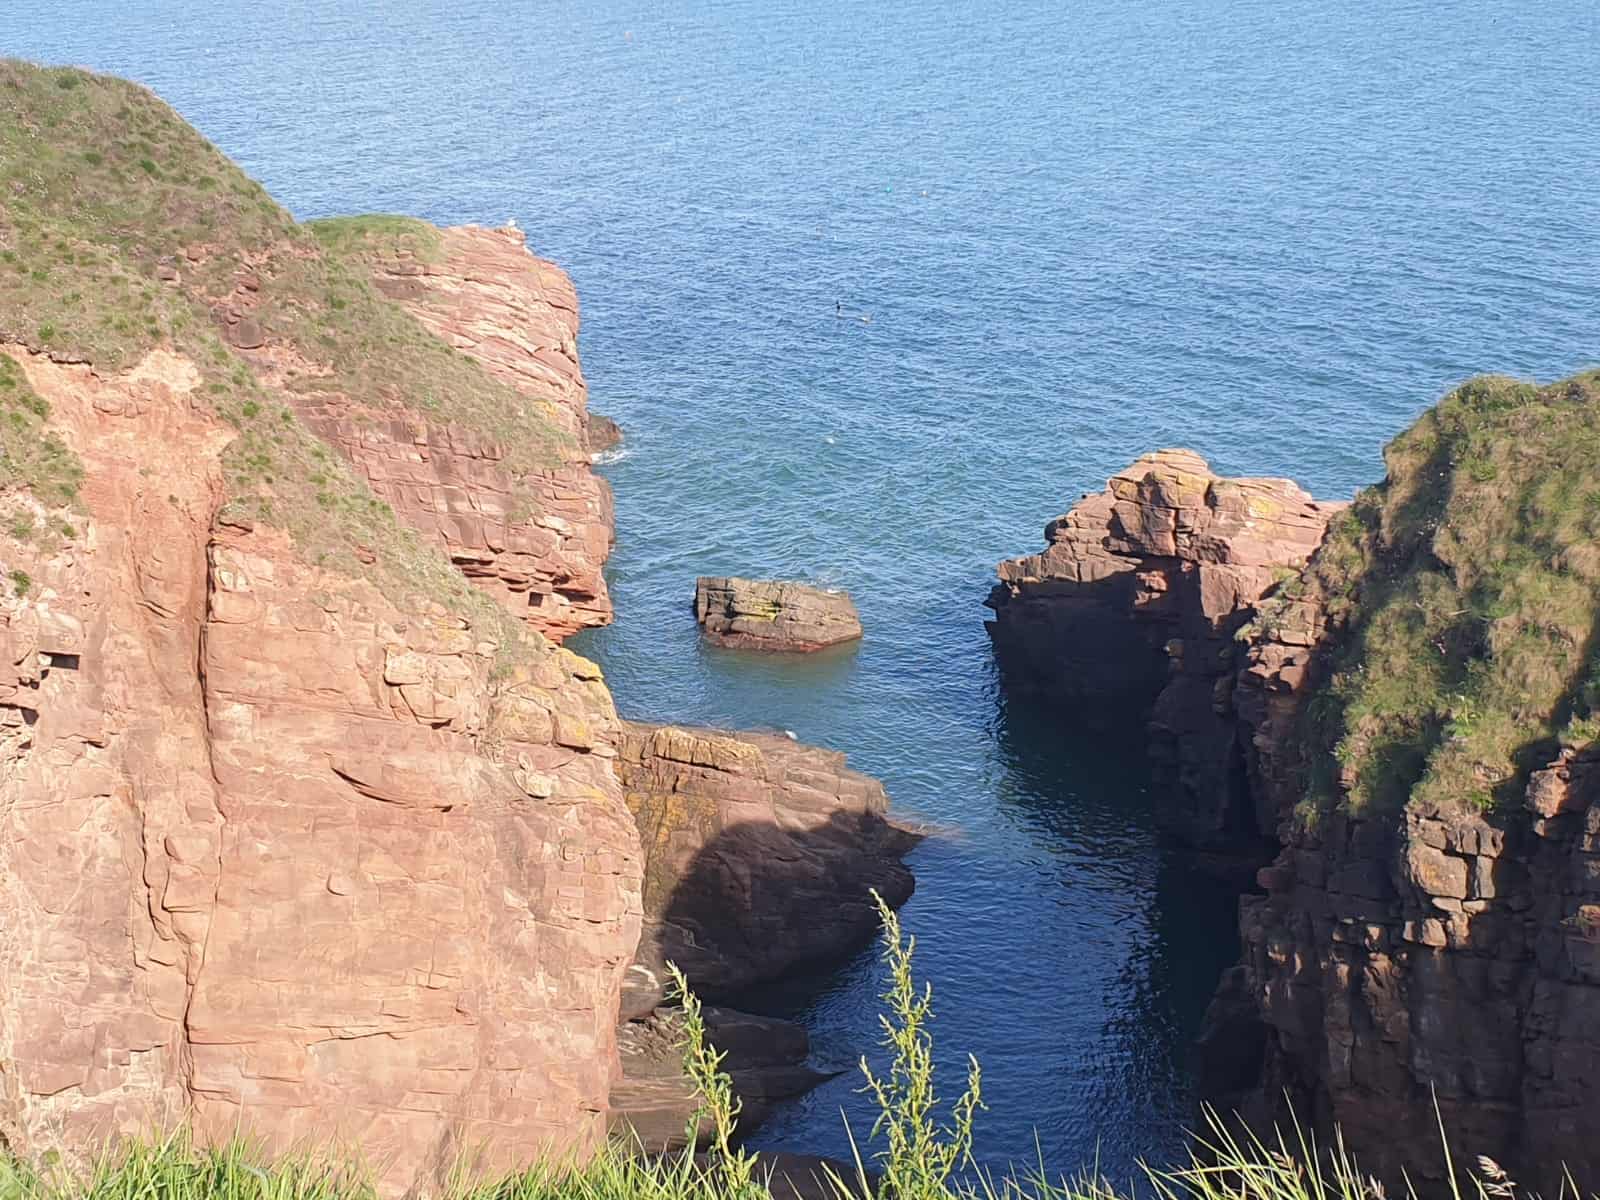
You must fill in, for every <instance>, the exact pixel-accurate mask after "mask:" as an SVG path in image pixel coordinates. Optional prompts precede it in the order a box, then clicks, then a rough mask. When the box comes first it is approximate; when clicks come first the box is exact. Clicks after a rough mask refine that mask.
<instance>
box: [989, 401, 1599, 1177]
mask: <svg viewBox="0 0 1600 1200" xmlns="http://www.w3.org/2000/svg"><path fill="white" fill-rule="evenodd" d="M1597 418H1600V377H1596V376H1594V375H1589V376H1584V377H1580V378H1577V379H1574V380H1568V381H1566V382H1564V383H1560V384H1555V385H1552V386H1550V387H1546V388H1535V387H1533V386H1531V385H1527V384H1520V383H1516V382H1514V381H1510V380H1504V379H1483V380H1475V381H1473V382H1471V383H1469V384H1467V385H1465V386H1464V387H1462V388H1461V389H1459V390H1458V391H1457V392H1455V393H1452V394H1451V395H1450V396H1449V397H1447V398H1446V399H1445V400H1444V401H1443V402H1441V404H1440V405H1439V406H1438V407H1437V408H1436V409H1435V410H1433V411H1432V412H1430V413H1429V414H1427V415H1426V416H1424V417H1423V419H1422V420H1421V421H1419V422H1418V423H1417V425H1416V426H1414V427H1413V428H1412V429H1411V430H1409V431H1407V432H1406V433H1405V434H1403V435H1402V436H1401V437H1399V438H1397V439H1396V440H1395V442H1394V443H1392V444H1391V445H1390V447H1389V448H1388V449H1387V451H1386V459H1387V462H1388V468H1389V472H1388V478H1387V479H1386V480H1385V482H1384V483H1383V484H1382V485H1380V486H1378V487H1376V488H1372V489H1368V490H1367V491H1366V492H1364V493H1362V495H1361V496H1360V497H1359V498H1358V499H1357V501H1356V503H1355V504H1354V505H1353V506H1351V507H1350V508H1348V509H1347V510H1345V511H1342V512H1340V511H1333V510H1330V509H1329V508H1328V507H1327V506H1320V505H1315V506H1305V507H1301V508H1299V509H1293V508H1290V509H1284V510H1281V511H1287V512H1291V513H1293V514H1294V516H1293V517H1292V520H1291V524H1290V525H1289V530H1291V531H1292V532H1291V533H1290V536H1289V538H1288V539H1287V541H1286V540H1285V539H1284V538H1282V537H1281V536H1279V535H1277V534H1274V535H1272V536H1269V537H1267V538H1264V539H1263V538H1260V537H1258V536H1256V535H1252V534H1248V533H1247V534H1246V540H1245V547H1246V551H1245V553H1246V557H1245V558H1243V559H1242V560H1239V559H1234V557H1233V552H1232V550H1231V549H1229V550H1220V549H1218V548H1214V547H1213V548H1207V549H1205V550H1203V551H1200V552H1199V553H1195V552H1194V551H1193V550H1191V551H1190V552H1189V554H1188V556H1187V559H1188V560H1189V561H1193V562H1194V563H1195V565H1194V567H1193V568H1192V571H1193V573H1194V578H1193V581H1192V582H1187V581H1186V580H1185V575H1184V572H1183V569H1182V568H1181V567H1180V570H1179V574H1178V575H1177V579H1178V581H1179V582H1178V586H1176V587H1174V586H1173V583H1172V580H1173V575H1172V574H1171V572H1170V571H1166V570H1158V571H1156V572H1154V573H1153V580H1152V582H1153V586H1151V585H1146V584H1145V583H1144V582H1143V580H1142V579H1141V577H1140V576H1141V573H1142V572H1144V571H1147V570H1148V569H1149V567H1148V564H1149V560H1147V559H1145V558H1143V557H1141V554H1145V553H1150V552H1151V551H1152V550H1153V551H1154V552H1155V554H1156V559H1155V563H1156V565H1157V566H1158V567H1160V566H1163V565H1164V564H1165V560H1167V559H1169V558H1171V557H1172V556H1173V551H1174V549H1176V550H1177V551H1178V553H1179V555H1180V556H1182V555H1183V554H1184V551H1183V549H1182V548H1183V546H1184V535H1183V531H1184V530H1185V529H1186V528H1187V529H1196V530H1198V529H1202V528H1203V529H1208V530H1222V531H1227V530H1230V529H1233V530H1238V529H1239V528H1241V526H1239V525H1237V524H1233V523H1231V522H1222V523H1220V524H1219V523H1218V522H1217V521H1216V516H1220V515H1221V514H1222V512H1223V509H1222V507H1221V506H1220V505H1218V506H1212V505H1210V504H1209V503H1208V504H1207V505H1206V507H1207V508H1211V509H1213V510H1214V513H1215V515H1214V516H1212V517H1211V519H1210V520H1209V521H1208V519H1207V516H1206V514H1205V512H1203V511H1200V510H1199V509H1198V506H1197V505H1196V504H1194V503H1192V502H1191V503H1189V504H1183V503H1174V502H1172V501H1171V500H1168V499H1166V498H1165V497H1166V496H1167V495H1170V494H1171V493H1172V492H1173V491H1175V490H1177V489H1180V488H1181V487H1182V486H1183V485H1182V483H1181V479H1176V480H1173V481H1172V482H1164V481H1163V475H1166V474H1168V473H1170V472H1174V471H1176V472H1179V473H1180V474H1187V473H1191V472H1188V471H1185V470H1184V468H1183V467H1181V466H1179V465H1177V464H1172V465H1170V466H1164V465H1163V460H1167V459H1168V455H1167V453H1166V452H1163V453H1161V454H1158V455H1155V456H1152V458H1151V459H1150V460H1142V462H1141V464H1140V465H1139V466H1137V467H1136V468H1135V469H1134V470H1133V471H1130V472H1129V473H1127V475H1128V476H1130V477H1131V478H1128V477H1124V478H1123V479H1122V480H1121V481H1120V482H1119V481H1117V480H1114V481H1113V484H1112V489H1111V491H1110V492H1108V493H1107V494H1106V495H1104V496H1096V497H1090V498H1087V499H1086V500H1085V501H1084V502H1083V503H1081V504H1080V505H1079V506H1078V507H1077V508H1076V509H1074V511H1073V512H1072V513H1071V514H1069V515H1068V516H1067V517H1066V518H1064V519H1062V520H1060V521H1057V522H1055V523H1053V524H1052V526H1051V528H1050V534H1049V536H1050V538H1051V542H1052V545H1051V547H1050V549H1049V550H1047V551H1046V552H1045V554H1044V555H1041V556H1037V557H1035V558H1029V559H1021V560H1015V561H1014V562H1011V563H1006V564H1002V566H1001V579H1002V583H1001V586H1000V587H999V588H997V589H996V593H995V595H994V596H993V597H992V599H991V604H993V605H994V606H995V607H996V609H997V618H998V620H997V622H996V624H995V626H993V627H992V630H993V632H994V635H995V646H996V651H997V653H998V654H999V655H1000V656H1001V661H1002V664H1003V665H1004V666H1006V667H1007V680H1008V683H1009V682H1012V681H1013V680H1016V679H1018V677H1019V674H1020V680H1021V682H1022V683H1023V684H1025V685H1029V686H1031V687H1033V688H1034V689H1036V690H1045V691H1048V692H1050V693H1053V694H1054V695H1056V696H1058V697H1063V696H1064V697H1065V698H1067V699H1069V700H1072V699H1077V700H1083V701H1087V700H1089V699H1091V698H1092V697H1094V696H1096V695H1102V694H1109V695H1121V696H1123V697H1126V698H1128V699H1129V700H1131V701H1132V702H1135V703H1137V701H1138V700H1139V699H1140V697H1142V696H1145V695H1148V694H1151V693H1150V691H1149V689H1151V688H1152V687H1155V686H1162V685H1160V684H1159V682H1158V681H1159V677H1160V674H1161V672H1160V670H1159V665H1160V664H1159V660H1158V658H1157V656H1156V654H1155V652H1154V650H1153V647H1154V646H1155V645H1156V644H1157V643H1158V639H1160V638H1162V637H1171V636H1172V635H1173V633H1178V634H1179V638H1178V640H1179V641H1180V642H1181V648H1180V647H1173V648H1172V650H1173V652H1174V653H1173V657H1174V659H1175V661H1174V663H1173V665H1172V667H1171V675H1170V679H1169V681H1168V682H1167V683H1166V684H1165V685H1164V686H1162V690H1161V692H1160V695H1159V697H1158V699H1157V700H1156V701H1155V702H1154V704H1153V707H1152V709H1151V712H1152V717H1151V721H1150V733H1151V742H1152V753H1153V755H1154V756H1155V758H1156V761H1157V763H1158V765H1163V764H1164V765H1165V768H1166V772H1165V781H1166V784H1167V787H1168V789H1169V790H1168V793H1167V796H1166V802H1167V804H1168V805H1169V809H1170V812H1171V815H1170V816H1169V817H1168V824H1169V826H1170V827H1171V828H1173V829H1175V830H1176V831H1178V832H1180V833H1181V834H1183V835H1185V836H1186V837H1187V838H1188V839H1189V840H1190V841H1192V842H1194V843H1196V844H1199V845H1202V846H1210V845H1214V844H1216V843H1217V839H1218V837H1219V835H1223V834H1227V833H1229V832H1230V831H1233V830H1237V829H1238V828H1240V827H1241V826H1248V827H1251V828H1253V829H1254V830H1258V831H1260V832H1261V833H1264V834H1273V835H1275V841H1276V845H1277V847H1278V854H1277V857H1276V859H1275V861H1273V862H1272V864H1271V865H1270V866H1267V867H1264V868H1263V869H1261V871H1260V872H1259V875H1258V879H1257V882H1258V884H1259V889H1260V891H1261V892H1262V893H1264V894H1257V895H1249V896H1246V897H1245V898H1244V899H1243V900H1242V902H1241V935H1242V941H1243V944H1244V956H1243V961H1242V962H1241V964H1240V965H1239V966H1238V967H1236V968H1234V969H1233V970H1232V971H1230V972H1229V973H1228V974H1227V975H1226V976H1225V978H1224V980H1223V981H1222V986H1221V987H1220V988H1219V990H1218V994H1217V997H1216V1000H1215V1001H1214V1002H1213V1005H1212V1009H1211V1011H1210V1013H1209V1014H1208V1017H1207V1029H1206V1032H1205V1034H1204V1035H1203V1037H1202V1046H1201V1049H1202V1064H1203V1067H1202V1069H1203V1074H1204V1079H1203V1084H1204V1085H1205V1087H1206V1090H1207V1091H1208V1092H1209V1093H1210V1095H1211V1098H1212V1099H1213V1100H1214V1101H1215V1102H1216V1103H1217V1104H1218V1105H1219V1106H1220V1107H1222V1108H1223V1109H1224V1110H1227V1109H1232V1108H1238V1109H1240V1110H1241V1111H1242V1112H1243V1113H1244V1115H1245V1116H1246V1117H1247V1118H1250V1119H1252V1120H1253V1121H1255V1122H1257V1123H1259V1124H1262V1125H1265V1124H1267V1123H1268V1122H1270V1121H1273V1120H1276V1121H1279V1122H1285V1121H1287V1120H1288V1119H1289V1107H1290V1106H1291V1105H1292V1107H1293V1110H1294V1113H1295V1115H1296V1116H1298V1117H1299V1118H1300V1119H1301V1120H1309V1121H1311V1122H1313V1123H1314V1124H1315V1125H1316V1126H1317V1127H1318V1128H1319V1130H1320V1132H1322V1133H1324V1134H1326V1133H1327V1132H1329V1131H1330V1130H1331V1128H1332V1126H1333V1125H1334V1124H1335V1123H1337V1124H1338V1125H1339V1126H1340V1127H1341V1128H1342V1130H1343V1132H1344V1135H1345V1137H1346V1139H1347V1142H1348V1144H1349V1145H1350V1146H1351V1147H1352V1148H1353V1149H1354V1150H1355V1151H1356V1152H1357V1154H1358V1155H1359V1157H1360V1159H1361V1161H1362V1164H1363V1166H1364V1167H1366V1168H1367V1169H1369V1170H1372V1171H1375V1172H1376V1173H1377V1174H1378V1175H1379V1176H1380V1177H1383V1178H1388V1179H1390V1180H1393V1181H1396V1182H1398V1180H1399V1176H1400V1172H1401V1171H1402V1170H1405V1171H1407V1172H1409V1173H1410V1175H1411V1176H1412V1178H1415V1179H1428V1178H1432V1177H1433V1176H1434V1174H1435V1173H1437V1172H1438V1171H1439V1169H1440V1166H1441V1163H1442V1157H1441V1156H1440V1154H1439V1153H1438V1142H1437V1137H1438V1132H1437V1119H1436V1117H1435V1115H1434V1103H1435V1099H1437V1104H1438V1108H1439V1111H1440V1113H1441V1114H1442V1116H1443V1118H1444V1122H1445V1126H1446V1128H1447V1130H1448V1132H1449V1136H1450V1138H1451V1140H1452V1143H1453V1144H1454V1145H1455V1148H1456V1150H1457V1151H1458V1153H1463V1154H1469V1155H1476V1154H1488V1155H1490V1156H1492V1157H1493V1158H1494V1159H1496V1160H1497V1161H1499V1162H1501V1163H1503V1164H1505V1165H1506V1166H1508V1167H1510V1168H1511V1173H1512V1175H1513V1176H1514V1177H1515V1178H1517V1179H1518V1180H1520V1181H1522V1182H1523V1183H1525V1184H1529V1185H1533V1186H1536V1187H1540V1188H1543V1189H1546V1190H1547V1191H1548V1192H1549V1193H1551V1194H1553V1193H1554V1192H1555V1191H1557V1190H1558V1188H1559V1186H1560V1182H1561V1180H1560V1171H1561V1165H1562V1164H1563V1163H1565V1164H1566V1165H1567V1166H1568V1167H1570V1168H1571V1169H1572V1170H1573V1171H1574V1173H1575V1174H1576V1176H1577V1178H1578V1179H1579V1180H1580V1181H1582V1180H1585V1179H1590V1178H1593V1177H1595V1175H1596V1174H1597V1173H1600V1157H1597V1153H1596V1149H1595V1147H1596V1145H1597V1143H1596V1139H1595V1136H1594V1135H1595V1132H1596V1124H1595V1118H1594V1113H1595V1112H1596V1110H1597V1109H1596V1106H1597V1101H1600V1095H1597V1093H1596V1090H1595V1088H1596V1085H1595V1083H1594V1082H1593V1081H1594V1080H1596V1079H1600V1026H1597V1025H1596V1016H1595V1014H1596V1013H1600V1004H1597V1000H1600V997H1597V996H1596V994H1595V992H1594V988H1595V986H1596V983H1597V971H1600V964H1597V957H1600V902H1597V893H1600V868H1597V866H1596V864H1597V863H1600V857H1597V853H1600V811H1597V810H1596V807H1595V802H1596V800H1597V799H1600V758H1597V756H1596V751H1595V737H1596V735H1597V734H1600V675H1597V673H1596V670H1595V660H1594V650H1595V645H1596V632H1595V631H1596V630H1597V629H1600V607H1597V603H1596V596H1600V556H1597V554H1596V552H1595V547H1596V545H1600V508H1597V507H1596V505H1595V503H1594V500H1593V487H1592V464H1593V462H1594V461H1595V459H1596V456H1597V454H1600V435H1597V434H1596V433H1595V429H1596V428H1597V427H1600V422H1597ZM1152 468H1153V469H1152ZM1204 486H1205V489H1206V494H1207V495H1210V494H1212V492H1213V491H1214V490H1215V484H1212V483H1209V482H1207V483H1205V485H1204ZM1200 490H1201V489H1200V488H1199V487H1196V488H1194V489H1192V491H1193V492H1195V493H1198V492H1199V491H1200ZM1290 494H1291V495H1292V494H1293V493H1290ZM1281 500H1282V494H1281V493H1280V494H1279V496H1278V498H1277V501H1278V502H1280V503H1281ZM1244 507H1245V510H1246V511H1249V505H1246V506H1244ZM1258 511H1259V510H1258ZM1305 518H1311V519H1310V520H1306V519H1305ZM1274 526H1276V527H1277V528H1279V529H1280V530H1281V529H1282V526H1279V525H1277V523H1276V522H1273V525H1272V526H1269V528H1271V527H1274ZM1147 530H1154V531H1155V534H1156V536H1155V538H1154V540H1151V539H1150V538H1148V537H1147V536H1143V535H1141V536H1138V537H1135V536H1130V531H1147ZM1166 531H1170V536H1169V535H1168V533H1167V532H1166ZM1302 536H1303V537H1304V538H1306V539H1307V540H1301V538H1302ZM1319 543H1320V544H1319ZM1197 544H1198V543H1197V542H1196V541H1195V539H1193V538H1192V537H1191V538H1190V539H1189V545H1190V546H1191V547H1194V546H1196V545H1197ZM1263 545H1265V546H1276V547H1277V549H1275V550H1273V551H1271V552H1270V553H1268V554H1267V555H1266V556H1262V555H1260V554H1259V553H1258V547H1260V546H1263ZM1284 548H1287V549H1289V551H1290V552H1289V553H1283V552H1282V551H1283V549H1284ZM1313 548H1315V551H1316V552H1315V554H1314V555H1313V556H1312V557H1311V558H1310V561H1309V562H1306V554H1308V553H1309V552H1310V551H1311V550H1312V549H1313ZM1130 550H1132V551H1135V553H1133V554H1130V553H1129V551H1130ZM1274 560H1276V565H1277V566H1280V567H1291V566H1295V565H1297V564H1299V563H1305V565H1304V569H1303V570H1280V571H1269V572H1267V573H1264V574H1255V575H1253V576H1251V575H1246V577H1245V581H1244V582H1242V583H1241V584H1239V585H1237V586H1236V585H1234V584H1233V583H1232V582H1231V580H1230V581H1229V583H1228V584H1227V585H1226V586H1225V587H1217V586H1215V585H1214V586H1213V587H1212V589H1211V598H1209V599H1208V597H1207V589H1206V587H1205V586H1204V582H1203V581H1204V579H1205V577H1206V576H1205V574H1202V573H1201V572H1202V568H1203V567H1204V566H1206V565H1210V564H1220V563H1225V562H1229V561H1235V562H1238V561H1242V562H1243V563H1244V564H1245V565H1246V568H1247V570H1250V569H1255V568H1258V567H1261V566H1265V565H1267V564H1269V563H1273V562H1274ZM1169 606H1170V607H1169ZM1197 628H1198V641H1197V637H1196V633H1195V632H1194V631H1195V630H1196V629H1197ZM1224 635H1225V636H1224ZM1196 644H1198V645H1200V646H1203V647H1204V650H1203V654H1202V657H1201V659H1200V660H1199V661H1200V663H1201V664H1203V665H1202V666H1201V667H1200V669H1198V670H1195V669H1194V668H1192V667H1191V659H1192V652H1191V647H1192V646H1194V645H1196ZM1122 661H1126V662H1129V663H1132V664H1133V668H1132V669H1131V670H1127V671H1120V672H1119V670H1118V667H1117V664H1118V663H1119V662H1122ZM1186 677H1187V678H1186ZM1186 696H1187V697H1189V699H1188V700H1185V697H1186ZM1207 700H1209V704H1207V703H1206V701H1207ZM1174 767H1175V769H1174ZM1208 798H1209V799H1208ZM1229 812H1234V813H1240V812H1242V813H1244V814H1246V816H1247V817H1248V821H1243V820H1229V819H1227V817H1226V815H1225V814H1227V813H1229Z"/></svg>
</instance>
